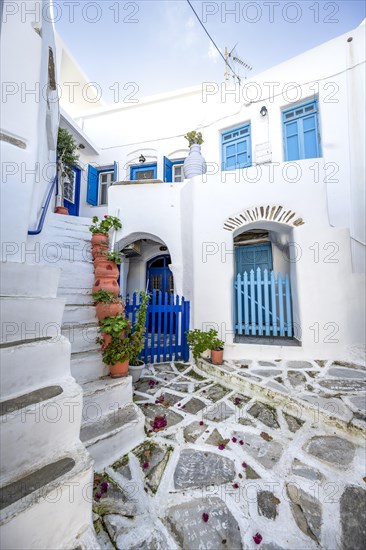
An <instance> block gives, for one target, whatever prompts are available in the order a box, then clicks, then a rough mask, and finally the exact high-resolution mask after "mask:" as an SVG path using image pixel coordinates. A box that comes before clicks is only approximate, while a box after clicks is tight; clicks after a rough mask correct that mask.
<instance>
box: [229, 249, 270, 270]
mask: <svg viewBox="0 0 366 550" xmlns="http://www.w3.org/2000/svg"><path fill="white" fill-rule="evenodd" d="M235 263H236V275H237V274H238V273H240V274H241V275H242V274H243V273H244V271H247V272H248V273H250V270H251V269H253V270H254V272H255V273H256V271H257V268H258V267H260V268H261V270H262V271H264V270H265V269H267V271H268V272H270V271H272V270H273V265H272V246H271V243H262V244H251V245H247V246H237V247H236V248H235Z"/></svg>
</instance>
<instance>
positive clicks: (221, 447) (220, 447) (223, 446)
mask: <svg viewBox="0 0 366 550" xmlns="http://www.w3.org/2000/svg"><path fill="white" fill-rule="evenodd" d="M219 449H220V451H223V450H224V449H225V445H224V444H223V443H220V445H219Z"/></svg>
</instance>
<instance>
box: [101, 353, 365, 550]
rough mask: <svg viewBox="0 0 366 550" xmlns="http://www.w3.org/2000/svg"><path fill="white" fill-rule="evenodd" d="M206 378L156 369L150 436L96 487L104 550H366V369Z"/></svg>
mask: <svg viewBox="0 0 366 550" xmlns="http://www.w3.org/2000/svg"><path fill="white" fill-rule="evenodd" d="M199 367H200V369H197V368H196V367H194V368H193V367H192V366H191V365H190V364H189V363H177V362H176V363H162V364H156V365H152V366H150V367H149V368H147V369H145V372H144V376H143V377H142V378H141V379H140V380H139V382H137V383H136V384H135V394H134V400H135V402H136V403H137V404H138V405H139V406H140V407H141V410H142V411H143V413H144V414H145V416H146V434H147V436H146V440H145V442H144V443H143V444H142V445H140V446H139V447H138V448H136V449H134V450H133V451H132V452H131V453H129V454H128V455H126V456H124V457H121V459H120V460H119V461H118V462H116V463H115V464H113V465H112V466H111V467H109V468H107V469H106V470H105V472H102V473H101V474H100V475H97V476H96V483H95V491H94V492H95V505H94V519H95V526H96V531H97V532H98V540H99V542H100V544H101V546H102V548H105V549H112V548H114V547H116V548H118V549H120V550H174V549H187V550H205V549H207V550H221V549H222V550H224V549H226V550H236V549H252V548H259V549H262V550H281V549H293V550H302V549H317V548H318V549H319V548H324V549H326V550H351V549H352V550H358V549H361V548H362V549H363V548H365V547H366V477H365V476H366V471H365V470H366V467H365V466H366V465H365V438H364V434H365V375H366V371H365V370H364V368H362V367H360V366H357V365H349V364H343V363H342V364H340V363H331V362H324V361H273V362H270V361H259V362H256V361H236V362H225V363H224V365H223V366H222V367H216V366H213V365H212V364H210V363H209V362H208V361H200V362H199ZM234 388H235V389H234Z"/></svg>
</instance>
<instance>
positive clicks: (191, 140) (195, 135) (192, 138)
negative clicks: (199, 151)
mask: <svg viewBox="0 0 366 550" xmlns="http://www.w3.org/2000/svg"><path fill="white" fill-rule="evenodd" d="M184 137H185V138H186V139H187V140H188V144H189V146H190V147H191V145H194V144H195V143H196V144H197V145H202V143H203V139H202V134H201V132H196V130H192V132H187V133H186V134H185V136H184Z"/></svg>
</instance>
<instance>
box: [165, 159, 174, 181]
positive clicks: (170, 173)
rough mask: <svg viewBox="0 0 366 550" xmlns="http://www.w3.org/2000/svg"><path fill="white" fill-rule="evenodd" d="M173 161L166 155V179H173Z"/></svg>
mask: <svg viewBox="0 0 366 550" xmlns="http://www.w3.org/2000/svg"><path fill="white" fill-rule="evenodd" d="M172 166H173V163H172V161H171V160H169V159H168V158H167V157H164V181H173V169H172Z"/></svg>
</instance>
